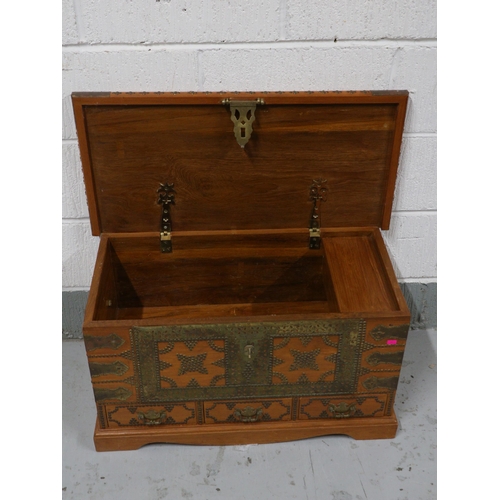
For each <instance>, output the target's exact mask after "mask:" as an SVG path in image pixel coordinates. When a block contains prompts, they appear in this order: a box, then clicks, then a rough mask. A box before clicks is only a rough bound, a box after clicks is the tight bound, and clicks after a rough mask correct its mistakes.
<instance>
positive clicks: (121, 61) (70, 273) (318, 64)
mask: <svg viewBox="0 0 500 500" xmlns="http://www.w3.org/2000/svg"><path fill="white" fill-rule="evenodd" d="M436 31H437V30H436V0H316V1H310V2H305V1H297V0H254V1H253V2H249V1H248V0H63V130H62V136H63V140H62V147H63V220H62V223H63V232H62V235H63V290H85V289H88V288H89V286H90V280H91V277H92V270H93V265H94V260H95V254H96V251H97V245H98V238H95V237H92V236H91V234H90V224H89V219H88V211H87V205H86V199H85V189H84V186H83V177H82V173H81V165H80V159H79V154H78V145H77V142H76V133H75V125H74V120H73V112H72V108H71V101H70V95H71V92H74V91H99V90H102V91H190V90H194V91H220V90H238V91H243V90H254V91H259V90H260V91H273V90H380V89H402V90H408V91H409V92H410V105H409V110H408V116H407V122H406V127H405V134H404V138H403V149H402V153H401V164H400V171H399V177H398V182H397V187H396V199H395V204H394V208H395V211H394V214H393V218H392V221H391V229H390V230H389V231H387V232H385V234H384V237H385V239H386V242H387V244H388V247H389V252H390V254H391V257H392V260H393V263H394V266H395V269H396V273H397V275H398V278H399V280H400V281H407V282H411V281H415V282H424V283H427V282H435V281H437V279H436V273H437V270H436V218H437V204H436V45H437V43H436V36H437V34H436Z"/></svg>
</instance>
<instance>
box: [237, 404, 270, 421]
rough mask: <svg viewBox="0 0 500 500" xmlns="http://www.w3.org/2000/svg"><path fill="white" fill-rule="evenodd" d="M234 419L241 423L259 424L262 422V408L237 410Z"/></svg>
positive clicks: (248, 407)
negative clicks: (258, 422)
mask: <svg viewBox="0 0 500 500" xmlns="http://www.w3.org/2000/svg"><path fill="white" fill-rule="evenodd" d="M233 415H234V418H235V419H236V420H238V421H239V422H245V423H247V422H257V421H259V420H262V416H263V414H262V408H252V407H251V406H247V407H246V408H244V409H243V410H240V409H239V408H236V410H234V413H233Z"/></svg>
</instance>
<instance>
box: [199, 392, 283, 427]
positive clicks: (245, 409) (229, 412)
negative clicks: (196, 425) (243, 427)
mask: <svg viewBox="0 0 500 500" xmlns="http://www.w3.org/2000/svg"><path fill="white" fill-rule="evenodd" d="M203 406H204V418H205V423H206V424H227V423H231V422H234V423H246V424H253V423H256V422H274V421H280V420H291V418H292V399H291V398H287V399H267V400H260V401H257V400H253V399H252V400H249V401H207V402H205V403H204V405H203Z"/></svg>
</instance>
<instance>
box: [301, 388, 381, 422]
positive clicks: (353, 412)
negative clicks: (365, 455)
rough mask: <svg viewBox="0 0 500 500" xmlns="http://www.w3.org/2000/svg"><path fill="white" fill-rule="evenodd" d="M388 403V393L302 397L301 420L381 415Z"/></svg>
mask: <svg viewBox="0 0 500 500" xmlns="http://www.w3.org/2000/svg"><path fill="white" fill-rule="evenodd" d="M386 405H387V394H377V395H373V396H372V395H370V396H359V397H347V398H343V397H335V398H328V397H326V398H300V403H299V415H298V418H299V420H308V419H320V418H326V419H343V418H350V417H379V416H380V417H381V416H383V415H384V412H385V409H386Z"/></svg>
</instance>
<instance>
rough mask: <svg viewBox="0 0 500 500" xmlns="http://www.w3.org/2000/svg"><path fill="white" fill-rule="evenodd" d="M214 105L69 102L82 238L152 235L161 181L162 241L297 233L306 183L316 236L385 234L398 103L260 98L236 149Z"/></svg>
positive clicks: (216, 101) (389, 97)
mask: <svg viewBox="0 0 500 500" xmlns="http://www.w3.org/2000/svg"><path fill="white" fill-rule="evenodd" d="M222 97H225V98H228V97H229V98H233V99H234V98H248V97H249V96H248V95H239V94H224V95H222V94H215V95H214V94H210V95H207V94H182V95H175V94H162V95H159V96H156V97H155V95H151V94H145V95H141V94H134V95H128V94H124V95H117V94H109V95H105V94H99V95H96V96H94V97H92V95H91V94H86V95H74V96H73V105H74V110H75V116H76V124H77V131H78V138H79V143H80V149H81V157H82V164H83V170H84V176H85V183H86V189H87V194H88V202H89V212H90V218H91V223H92V230H93V234H95V235H98V234H100V233H101V232H107V233H113V232H138V231H142V232H145V231H146V232H147V231H155V230H159V217H160V207H159V206H158V205H157V204H156V190H157V188H158V187H159V184H160V183H165V182H170V183H174V185H175V190H176V193H177V194H176V202H175V206H173V207H172V228H173V231H197V230H220V229H257V228H269V229H272V228H302V227H308V224H309V217H310V212H311V209H312V203H311V202H310V200H309V188H310V186H311V184H312V181H313V180H314V179H318V178H323V179H326V180H327V181H328V182H327V185H328V188H329V193H328V201H326V202H325V203H323V204H322V207H321V211H322V225H324V226H325V227H327V226H331V227H343V226H345V227H348V226H364V225H369V226H382V227H384V228H386V227H388V223H389V217H390V212H391V208H392V198H393V194H394V183H395V179H396V171H397V163H398V158H399V147H400V142H401V135H402V130H403V125H404V113H405V109H406V100H407V95H406V94H405V93H401V92H399V93H398V92H395V93H358V94H353V93H331V94H323V93H295V94H293V93H291V94H266V95H265V96H264V98H265V102H266V104H265V105H262V106H258V107H257V111H256V121H255V122H254V126H253V129H254V132H253V134H252V137H251V139H250V141H249V142H248V144H247V145H246V147H245V148H241V147H240V146H239V145H238V144H237V143H236V139H235V137H234V133H233V123H232V121H231V117H230V112H229V109H228V107H227V106H223V105H222V104H221V100H222V99H221V98H222ZM257 97H259V96H258V95H257V94H255V95H253V97H252V98H253V99H255V98H257Z"/></svg>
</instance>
